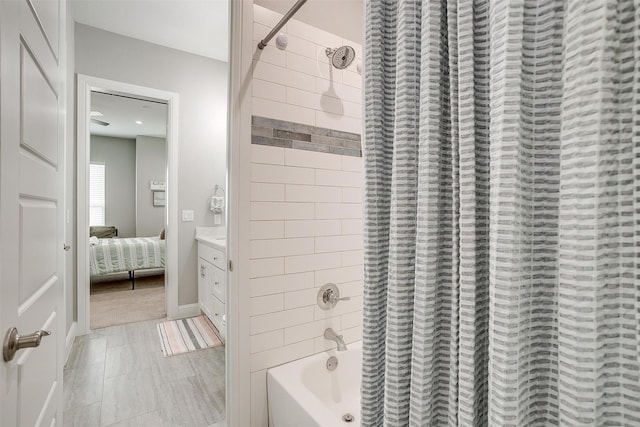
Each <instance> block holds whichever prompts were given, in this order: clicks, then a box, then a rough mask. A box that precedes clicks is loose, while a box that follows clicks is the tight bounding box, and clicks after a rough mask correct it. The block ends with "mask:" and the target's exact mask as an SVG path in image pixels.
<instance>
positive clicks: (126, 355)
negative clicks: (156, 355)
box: [104, 343, 151, 379]
mask: <svg viewBox="0 0 640 427" xmlns="http://www.w3.org/2000/svg"><path fill="white" fill-rule="evenodd" d="M150 363H151V356H150V354H149V351H148V349H147V346H146V344H145V343H135V344H130V345H121V346H119V347H111V348H108V349H107V357H106V361H105V369H104V377H105V379H107V378H112V377H117V376H119V375H124V374H128V373H130V372H137V371H140V370H144V369H149V365H150Z"/></svg>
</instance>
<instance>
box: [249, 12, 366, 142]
mask: <svg viewBox="0 0 640 427" xmlns="http://www.w3.org/2000/svg"><path fill="white" fill-rule="evenodd" d="M254 13H255V19H254V20H255V22H254V24H253V25H254V27H253V40H254V42H255V43H256V44H257V43H258V41H260V40H261V39H262V38H263V37H264V36H265V35H266V34H267V33H268V32H269V31H271V28H272V27H273V25H275V24H276V23H277V22H278V21H279V20H280V15H279V14H277V13H274V12H271V11H270V10H268V9H265V8H263V7H260V6H254ZM282 31H283V32H284V33H286V34H287V35H288V37H289V45H288V47H287V49H286V50H280V49H278V48H277V47H275V40H272V41H271V42H270V44H269V45H268V46H267V47H265V49H264V50H262V51H258V50H257V49H256V50H257V52H256V54H255V55H254V66H253V68H254V71H253V81H252V91H253V92H252V98H253V99H252V112H253V114H254V115H257V116H263V117H269V118H273V119H281V120H288V121H292V122H297V123H303V124H306V125H312V126H319V127H323V128H330V129H337V130H341V131H346V132H354V133H361V132H362V129H361V127H362V101H361V96H362V92H361V87H362V76H361V75H360V74H358V73H357V71H356V64H357V63H358V62H362V48H361V45H360V44H358V43H356V42H353V41H350V40H346V39H343V38H342V37H339V36H336V35H334V34H330V33H327V32H325V31H322V30H319V29H318V28H315V27H312V26H311V25H308V24H305V23H303V22H299V21H296V20H295V19H292V20H290V21H289V22H288V23H287V24H286V25H285V27H284V28H283V30H282ZM343 45H350V46H352V47H353V48H354V49H355V51H356V59H355V60H354V61H353V63H352V64H351V65H350V66H349V67H348V68H347V69H345V70H338V69H336V68H334V67H332V66H331V65H329V58H327V55H326V54H325V49H326V48H327V47H331V48H336V47H340V46H343Z"/></svg>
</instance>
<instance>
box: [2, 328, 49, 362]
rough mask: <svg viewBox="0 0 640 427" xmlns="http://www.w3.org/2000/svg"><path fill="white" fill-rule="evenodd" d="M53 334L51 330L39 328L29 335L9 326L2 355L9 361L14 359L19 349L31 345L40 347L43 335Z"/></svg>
mask: <svg viewBox="0 0 640 427" xmlns="http://www.w3.org/2000/svg"><path fill="white" fill-rule="evenodd" d="M49 335H51V331H45V330H42V329H41V330H39V331H36V332H34V333H32V334H29V335H20V334H18V329H17V328H15V327H13V328H9V330H8V331H7V335H5V337H4V345H3V346H2V355H3V356H4V361H5V362H9V361H11V360H13V356H15V354H16V352H17V351H18V350H21V349H23V348H29V347H38V346H39V345H40V341H42V337H46V336H49Z"/></svg>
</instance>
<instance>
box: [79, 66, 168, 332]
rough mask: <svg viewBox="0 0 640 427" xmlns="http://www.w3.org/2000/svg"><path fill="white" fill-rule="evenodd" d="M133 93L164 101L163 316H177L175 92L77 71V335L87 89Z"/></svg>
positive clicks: (84, 277) (86, 316)
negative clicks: (165, 148) (164, 301)
mask: <svg viewBox="0 0 640 427" xmlns="http://www.w3.org/2000/svg"><path fill="white" fill-rule="evenodd" d="M92 91H97V92H102V93H108V94H117V95H133V96H134V97H136V98H140V99H147V100H150V101H161V102H165V103H166V104H167V188H166V215H167V217H166V218H165V221H166V224H167V238H166V259H165V286H166V296H167V298H166V302H167V317H168V318H169V319H175V318H177V317H178V315H179V312H178V240H177V238H176V233H177V230H178V203H177V196H176V194H177V188H178V94H177V93H175V92H168V91H164V90H159V89H154V88H149V87H145V86H138V85H133V84H129V83H123V82H118V81H115V80H108V79H102V78H99V77H93V76H87V75H84V74H78V75H77V114H78V117H77V139H78V141H77V149H78V152H77V187H76V188H77V245H78V251H77V255H78V257H77V274H78V280H77V292H78V302H77V308H78V335H84V334H87V333H89V331H90V304H89V297H90V295H89V289H90V288H89V286H90V280H89V245H88V242H89V209H88V200H89V190H88V188H89V186H88V182H89V154H90V153H89V120H90V112H91V92H92Z"/></svg>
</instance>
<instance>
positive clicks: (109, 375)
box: [64, 320, 225, 427]
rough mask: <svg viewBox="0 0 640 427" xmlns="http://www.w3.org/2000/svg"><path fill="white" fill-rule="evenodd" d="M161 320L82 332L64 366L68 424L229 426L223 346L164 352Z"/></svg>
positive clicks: (88, 425)
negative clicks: (158, 326) (172, 353)
mask: <svg viewBox="0 0 640 427" xmlns="http://www.w3.org/2000/svg"><path fill="white" fill-rule="evenodd" d="M160 321H161V320H150V321H145V322H139V323H130V324H127V325H119V326H112V327H109V328H104V329H96V330H93V331H92V332H91V334H89V335H86V336H81V337H77V338H76V341H75V344H74V346H73V349H72V351H71V354H70V355H69V360H67V364H66V365H65V370H64V411H65V412H64V425H65V426H82V427H93V426H96V427H97V426H101V427H102V426H109V427H115V426H118V427H122V426H132V427H133V426H135V427H144V426H153V427H169V426H171V427H172V426H189V427H199V426H202V427H223V426H224V418H225V416H224V411H225V384H224V381H225V374H224V370H225V354H224V348H223V347H218V348H213V349H207V350H200V351H196V352H192V353H186V354H182V355H178V356H173V357H164V356H163V355H162V350H161V349H160V341H159V339H158V333H157V330H156V324H157V323H159V322H160Z"/></svg>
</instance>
